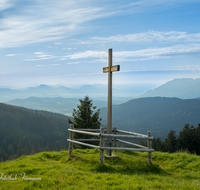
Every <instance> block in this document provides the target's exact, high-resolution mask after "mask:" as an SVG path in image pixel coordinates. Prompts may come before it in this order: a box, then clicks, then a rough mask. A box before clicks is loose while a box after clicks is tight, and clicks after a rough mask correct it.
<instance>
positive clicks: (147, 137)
mask: <svg viewBox="0 0 200 190" xmlns="http://www.w3.org/2000/svg"><path fill="white" fill-rule="evenodd" d="M68 130H69V139H67V140H68V141H69V156H71V155H72V151H73V143H76V144H80V145H84V146H88V147H91V148H97V149H100V156H99V163H100V164H104V150H114V151H115V152H116V151H117V150H127V151H142V152H148V164H150V165H151V164H152V156H151V152H154V149H152V140H153V137H152V136H151V132H150V131H148V132H147V135H143V134H139V133H133V132H128V131H123V130H118V129H117V128H116V127H114V128H113V130H112V132H113V133H114V134H105V132H106V131H107V130H105V129H104V128H102V127H101V128H100V129H74V125H73V124H70V129H68ZM95 132H96V133H95ZM98 132H99V133H98ZM117 132H119V133H124V134H126V135H121V134H117ZM74 133H81V134H87V135H92V136H97V137H99V139H74ZM127 134H128V135H127ZM105 137H107V138H113V140H112V141H113V147H106V146H105V141H106V140H107V139H105ZM118 138H130V139H142V140H147V147H145V146H142V145H139V144H135V143H132V142H128V141H124V140H120V139H118ZM84 141H100V144H99V146H97V145H92V144H88V143H84ZM117 141H118V142H121V143H125V144H129V145H133V146H136V147H139V148H124V147H117Z"/></svg>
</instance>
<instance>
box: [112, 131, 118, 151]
mask: <svg viewBox="0 0 200 190" xmlns="http://www.w3.org/2000/svg"><path fill="white" fill-rule="evenodd" d="M113 130H114V134H115V135H116V134H117V128H116V127H113ZM113 147H114V148H116V147H117V138H116V137H114V142H113ZM115 152H117V150H115Z"/></svg>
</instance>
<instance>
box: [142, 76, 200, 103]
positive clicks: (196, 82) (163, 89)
mask: <svg viewBox="0 0 200 190" xmlns="http://www.w3.org/2000/svg"><path fill="white" fill-rule="evenodd" d="M157 96H160V97H176V98H181V99H193V98H198V97H200V79H199V78H197V79H192V78H182V79H174V80H172V81H169V82H167V83H165V84H163V85H161V86H159V87H157V88H155V89H153V90H149V91H147V92H146V93H145V94H143V95H142V96H140V97H157Z"/></svg>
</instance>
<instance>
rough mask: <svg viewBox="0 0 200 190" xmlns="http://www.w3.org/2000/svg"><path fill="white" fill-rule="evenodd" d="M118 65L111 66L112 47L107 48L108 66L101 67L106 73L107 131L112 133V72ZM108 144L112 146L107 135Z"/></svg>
mask: <svg viewBox="0 0 200 190" xmlns="http://www.w3.org/2000/svg"><path fill="white" fill-rule="evenodd" d="M119 70H120V66H119V65H115V66H112V49H109V50H108V67H104V68H103V72H104V73H108V118H107V133H108V134H111V133H112V72H115V71H119ZM107 143H108V146H109V147H111V146H112V141H111V137H108V141H107ZM107 156H112V151H111V150H107Z"/></svg>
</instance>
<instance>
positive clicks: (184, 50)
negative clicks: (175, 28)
mask: <svg viewBox="0 0 200 190" xmlns="http://www.w3.org/2000/svg"><path fill="white" fill-rule="evenodd" d="M196 54H197V55H199V54H200V44H188V45H175V46H170V47H163V48H147V49H142V50H136V51H120V52H113V59H114V61H115V62H122V61H138V60H141V61H143V60H149V59H158V58H169V57H174V56H186V55H192V56H195V55H196ZM107 57H108V53H107V52H105V51H85V52H80V53H75V54H71V55H68V56H65V59H67V58H69V59H84V58H101V61H103V62H104V61H105V59H104V58H106V59H107Z"/></svg>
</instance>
